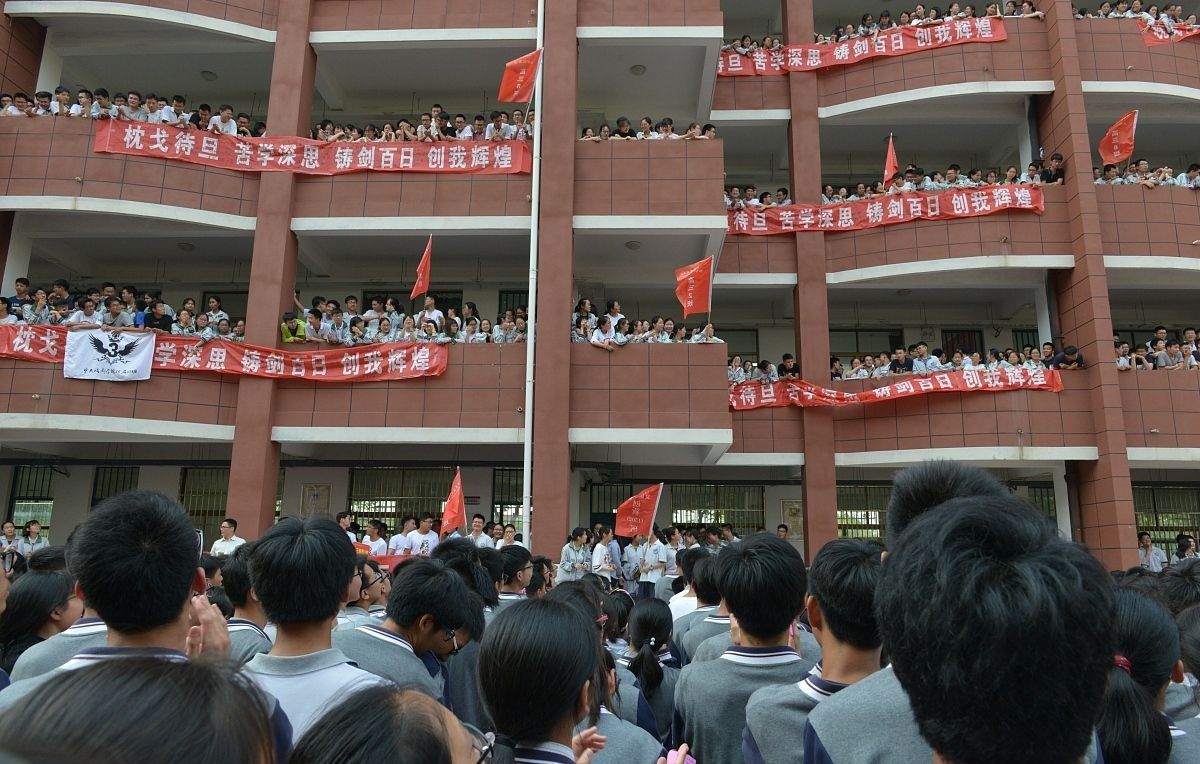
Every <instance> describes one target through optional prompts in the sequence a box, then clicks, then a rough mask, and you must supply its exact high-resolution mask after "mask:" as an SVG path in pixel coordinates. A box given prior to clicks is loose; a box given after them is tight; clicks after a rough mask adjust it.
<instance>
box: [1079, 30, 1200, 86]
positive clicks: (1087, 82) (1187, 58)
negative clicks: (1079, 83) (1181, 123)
mask: <svg viewBox="0 0 1200 764" xmlns="http://www.w3.org/2000/svg"><path fill="white" fill-rule="evenodd" d="M1075 24H1076V26H1075V30H1076V32H1075V34H1076V38H1077V39H1078V42H1079V69H1080V74H1081V75H1082V77H1083V81H1084V92H1085V93H1087V92H1090V91H1094V90H1095V87H1094V84H1095V83H1103V84H1105V85H1110V86H1111V85H1114V84H1117V83H1129V84H1130V89H1131V92H1137V93H1138V94H1139V95H1140V96H1145V95H1147V94H1148V92H1152V91H1153V88H1148V87H1146V83H1154V84H1156V85H1174V86H1179V87H1182V88H1191V89H1195V88H1200V49H1198V48H1197V47H1196V46H1195V45H1190V44H1188V43H1187V42H1184V43H1182V44H1179V43H1176V44H1174V45H1155V46H1152V47H1150V46H1147V45H1146V43H1144V42H1143V41H1142V37H1141V33H1140V32H1139V30H1138V25H1137V22H1136V21H1134V20H1133V19H1122V20H1120V21H1118V20H1116V19H1082V20H1080V21H1076V22H1075ZM1161 92H1162V94H1164V95H1171V93H1170V91H1166V90H1164V91H1161ZM1177 95H1179V96H1181V97H1183V94H1182V93H1177ZM1193 98H1194V96H1193Z"/></svg>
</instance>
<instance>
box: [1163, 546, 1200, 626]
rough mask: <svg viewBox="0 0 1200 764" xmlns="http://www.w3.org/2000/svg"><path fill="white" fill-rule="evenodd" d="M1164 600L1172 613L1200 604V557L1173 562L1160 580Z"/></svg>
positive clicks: (1178, 612) (1175, 613)
mask: <svg viewBox="0 0 1200 764" xmlns="http://www.w3.org/2000/svg"><path fill="white" fill-rule="evenodd" d="M1158 590H1159V593H1160V595H1161V597H1162V602H1163V604H1164V605H1166V606H1167V609H1168V610H1170V611H1171V614H1172V615H1179V614H1180V613H1182V612H1183V611H1184V610H1187V609H1188V608H1189V607H1192V606H1193V605H1197V604H1200V558H1188V559H1186V560H1183V561H1181V562H1177V563H1175V564H1173V565H1172V566H1171V567H1170V568H1168V569H1167V572H1166V573H1164V574H1163V575H1162V577H1161V578H1159V580H1158Z"/></svg>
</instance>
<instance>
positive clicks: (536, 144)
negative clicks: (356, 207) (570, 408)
mask: <svg viewBox="0 0 1200 764" xmlns="http://www.w3.org/2000/svg"><path fill="white" fill-rule="evenodd" d="M535 45H536V49H537V50H542V56H543V57H545V55H546V53H545V51H544V50H543V49H544V48H545V45H546V0H538V8H537V42H536V44H535ZM541 64H542V62H541V61H539V62H538V70H537V78H536V79H535V81H534V85H533V93H534V96H533V97H534V102H535V103H537V110H538V112H539V113H538V114H537V121H536V122H535V123H534V125H533V191H532V194H531V204H530V210H529V221H530V231H529V297H528V308H527V310H526V325H527V336H526V340H525V343H526V347H525V437H524V454H523V457H522V464H521V529H522V530H523V531H524V533H525V547H526V548H527V549H533V529H532V528H531V527H530V513H531V509H532V503H533V350H534V343H535V342H536V340H537V332H538V325H537V320H536V319H537V313H536V310H537V307H536V306H537V278H538V223H539V218H540V215H539V214H538V213H539V204H540V201H541V191H542V114H541V113H540V112H541V111H542V71H543V67H542V65H541ZM528 116H529V115H528V112H527V113H526V118H527V119H528Z"/></svg>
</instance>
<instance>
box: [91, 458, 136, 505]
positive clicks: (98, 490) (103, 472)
mask: <svg viewBox="0 0 1200 764" xmlns="http://www.w3.org/2000/svg"><path fill="white" fill-rule="evenodd" d="M137 482H138V468H137V467H97V468H96V474H95V476H94V477H93V478H92V506H93V507H94V506H96V505H97V504H99V503H100V502H102V501H104V500H105V499H107V498H108V497H110V496H116V495H117V494H122V493H125V492H126V491H132V490H133V489H135V488H137Z"/></svg>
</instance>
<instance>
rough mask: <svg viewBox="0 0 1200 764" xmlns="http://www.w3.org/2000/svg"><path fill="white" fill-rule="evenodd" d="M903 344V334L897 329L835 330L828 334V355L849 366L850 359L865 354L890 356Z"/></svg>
mask: <svg viewBox="0 0 1200 764" xmlns="http://www.w3.org/2000/svg"><path fill="white" fill-rule="evenodd" d="M903 344H904V334H903V333H902V332H901V331H900V330H898V329H866V330H863V331H858V330H857V329H837V330H831V331H830V332H829V354H830V355H835V356H837V357H838V358H840V359H842V363H844V364H849V363H850V359H851V358H853V357H855V356H862V355H864V354H866V353H870V354H871V355H876V356H877V355H879V354H880V353H888V354H890V353H891V352H892V351H893V350H895V349H896V348H898V347H900V346H901V345H903Z"/></svg>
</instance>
